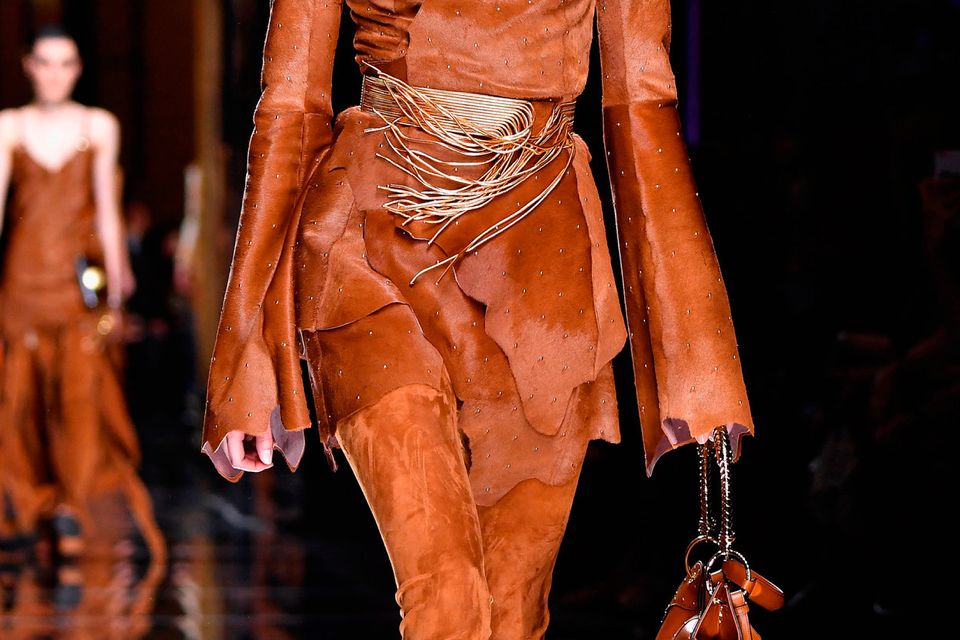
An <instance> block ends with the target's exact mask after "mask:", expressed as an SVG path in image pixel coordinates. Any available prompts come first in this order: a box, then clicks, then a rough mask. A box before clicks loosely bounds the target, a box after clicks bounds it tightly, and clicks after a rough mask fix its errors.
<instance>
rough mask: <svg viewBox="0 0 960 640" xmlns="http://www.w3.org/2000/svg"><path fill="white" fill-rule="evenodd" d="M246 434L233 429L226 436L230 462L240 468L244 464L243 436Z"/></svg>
mask: <svg viewBox="0 0 960 640" xmlns="http://www.w3.org/2000/svg"><path fill="white" fill-rule="evenodd" d="M244 437H245V436H244V434H243V433H242V432H240V431H231V432H230V433H228V434H227V437H226V440H227V442H226V445H225V446H226V448H227V457H228V458H229V459H230V464H232V465H233V466H234V467H235V468H237V469H239V468H240V465H241V464H243V438H244Z"/></svg>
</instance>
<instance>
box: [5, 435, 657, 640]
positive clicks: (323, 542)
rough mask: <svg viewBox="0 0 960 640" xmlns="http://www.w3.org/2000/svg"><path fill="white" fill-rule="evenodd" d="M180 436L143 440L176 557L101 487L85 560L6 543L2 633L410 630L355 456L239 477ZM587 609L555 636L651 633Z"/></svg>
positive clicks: (264, 634) (380, 634)
mask: <svg viewBox="0 0 960 640" xmlns="http://www.w3.org/2000/svg"><path fill="white" fill-rule="evenodd" d="M146 440H147V441H149V436H148V438H147V439H146ZM176 440H179V438H170V437H169V433H168V434H167V435H165V436H164V437H162V438H159V439H158V440H157V441H156V442H155V443H152V444H150V446H147V447H145V451H147V452H148V455H147V457H146V465H145V469H144V477H145V480H146V481H147V483H148V484H149V485H150V487H151V493H152V494H153V498H154V506H155V510H156V513H157V518H158V521H159V524H160V526H161V528H162V529H163V531H164V533H165V536H166V538H167V543H168V547H169V562H167V563H166V564H165V565H164V566H157V565H156V564H151V562H150V555H149V553H148V552H147V549H146V546H145V544H144V542H143V540H142V539H141V537H140V535H139V534H138V532H137V529H136V527H135V526H134V524H133V522H132V520H131V517H130V514H129V513H128V511H127V508H126V505H125V503H124V501H123V499H122V497H121V496H119V495H104V496H101V497H99V498H98V499H97V500H96V502H95V504H94V505H93V513H94V522H95V531H93V532H92V535H91V538H90V539H89V541H88V548H87V552H86V554H85V555H84V557H83V558H82V559H81V560H79V561H77V562H75V563H70V564H60V565H58V564H57V563H56V562H55V560H54V559H53V558H52V556H51V553H50V550H49V549H50V548H49V544H48V543H46V542H45V541H44V540H43V539H41V540H40V541H39V542H38V543H37V544H36V545H35V546H34V547H32V549H31V550H30V551H29V554H27V552H26V551H25V550H24V549H21V548H7V549H6V550H4V551H3V552H2V555H0V594H2V597H0V638H3V639H4V640H6V639H8V638H9V639H10V640H21V639H24V640H25V639H30V640H34V639H41V638H42V639H48V638H49V639H54V638H55V639H88V638H89V639H98V640H99V639H107V640H113V639H117V640H120V639H123V640H127V639H134V638H164V639H166V638H172V639H173V638H176V639H180V638H182V639H189V640H193V639H217V640H233V639H237V640H241V639H248V638H249V639H257V640H260V639H269V640H272V639H278V640H284V639H287V638H291V639H292V638H331V639H337V638H398V637H399V633H398V631H397V627H398V625H399V622H400V618H399V613H398V611H397V606H396V603H395V602H394V601H393V594H394V588H395V586H394V582H393V576H392V573H391V571H390V567H389V563H388V560H387V557H386V554H385V552H384V551H383V549H382V546H381V543H380V539H379V532H378V531H377V529H376V525H375V523H374V521H373V520H372V518H371V517H370V516H369V513H368V512H367V511H366V506H365V503H364V501H363V496H362V494H361V493H360V490H359V487H357V486H356V483H355V481H354V480H353V477H352V475H351V474H350V471H349V468H347V467H344V468H343V471H344V473H339V472H338V473H337V474H330V473H329V472H328V471H327V470H326V469H321V468H320V467H319V466H317V465H313V467H314V469H313V471H312V472H311V471H309V470H307V469H301V471H300V472H298V473H297V474H290V473H288V472H287V471H286V470H285V469H275V470H274V473H272V474H260V475H250V474H248V476H247V478H245V479H244V481H242V482H241V483H239V484H236V485H232V484H230V483H228V482H226V481H223V480H222V479H220V478H219V477H218V476H216V475H215V474H214V473H213V472H212V470H211V469H208V468H207V464H206V458H205V457H202V456H200V455H199V454H197V455H195V456H193V457H191V456H190V455H187V453H186V452H189V453H194V452H193V451H192V449H181V450H180V451H179V452H178V451H177V449H176V446H175V444H174V441H176ZM171 461H172V462H171ZM324 466H325V465H324ZM313 474H317V475H322V476H323V477H312V475H313ZM308 487H310V488H312V489H311V490H307V488H308ZM25 554H26V555H25ZM568 595H569V597H570V598H572V600H571V602H572V603H574V604H575V600H576V598H577V596H576V594H575V593H573V594H568ZM565 609H566V608H565ZM578 610H579V611H581V612H580V613H576V612H577V611H578ZM585 611H586V612H589V607H588V608H586V609H583V608H582V607H576V606H573V607H571V608H570V611H569V613H567V612H560V611H555V612H554V622H553V624H554V625H555V627H556V630H557V631H556V632H555V633H553V634H552V635H551V636H550V637H551V638H588V637H597V636H596V635H594V634H595V633H596V632H598V631H601V630H602V631H603V637H612V638H632V637H643V636H638V635H636V633H635V632H632V631H631V630H630V623H629V620H628V619H626V618H625V617H623V616H621V617H620V618H618V617H617V615H610V614H611V613H612V612H610V611H606V612H594V613H595V614H596V615H591V614H589V613H584V612H585ZM561 629H566V630H567V631H566V632H565V633H564V632H561ZM587 630H591V631H592V633H588V632H587Z"/></svg>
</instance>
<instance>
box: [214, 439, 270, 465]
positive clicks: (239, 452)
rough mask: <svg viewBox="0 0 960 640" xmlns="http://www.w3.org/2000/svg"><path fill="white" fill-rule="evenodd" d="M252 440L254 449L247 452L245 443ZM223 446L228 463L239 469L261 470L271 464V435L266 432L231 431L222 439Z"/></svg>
mask: <svg viewBox="0 0 960 640" xmlns="http://www.w3.org/2000/svg"><path fill="white" fill-rule="evenodd" d="M250 440H253V441H254V449H255V450H254V451H251V452H247V450H246V446H245V443H246V442H247V441H250ZM224 447H225V449H226V453H227V459H229V460H230V464H231V465H233V467H234V468H235V469H237V470H239V471H253V472H254V473H256V472H258V471H263V470H264V469H269V468H271V467H272V466H273V435H272V434H270V433H269V432H267V433H266V434H264V435H260V436H256V437H254V436H248V435H246V434H244V433H243V432H241V431H231V432H229V433H228V434H227V435H226V437H225V439H224Z"/></svg>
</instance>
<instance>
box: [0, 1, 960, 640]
mask: <svg viewBox="0 0 960 640" xmlns="http://www.w3.org/2000/svg"><path fill="white" fill-rule="evenodd" d="M216 4H217V5H218V6H219V8H220V9H221V10H222V15H223V25H222V29H219V30H218V31H220V32H222V33H220V35H221V36H222V37H221V42H222V51H221V52H220V53H221V54H222V56H223V68H222V78H221V81H222V94H223V101H222V135H221V137H222V143H223V147H222V150H223V158H224V166H225V167H226V170H227V172H226V175H227V180H228V191H227V194H228V195H227V198H226V202H225V207H224V211H223V214H222V217H223V224H224V226H225V228H226V229H227V230H228V235H229V234H232V232H233V227H232V226H231V225H235V222H236V215H237V212H238V210H239V197H240V193H241V190H242V185H243V175H244V169H245V151H246V144H247V140H248V139H249V134H250V130H251V128H252V121H251V115H252V113H253V107H254V105H255V103H256V100H257V97H258V96H259V87H258V80H259V72H260V52H261V48H262V39H263V33H264V29H265V27H266V18H267V15H268V3H267V2H266V0H258V1H254V0H224V1H223V2H219V3H216ZM189 5H190V3H189V2H186V0H173V1H165V2H162V3H161V2H153V1H150V0H132V1H129V2H121V1H120V0H98V1H93V0H91V1H89V2H71V1H68V0H64V1H63V2H59V3H57V2H52V1H51V2H44V1H39V0H37V1H34V2H27V1H26V0H20V1H18V0H0V107H5V106H14V105H17V104H20V103H22V102H23V101H24V100H25V99H27V97H28V93H27V90H26V86H25V85H24V83H23V81H22V80H21V79H20V77H19V68H18V57H17V56H18V55H19V53H18V52H17V46H19V45H15V43H17V42H22V40H23V38H22V36H23V34H24V33H27V32H29V30H30V29H31V28H32V26H33V25H34V24H36V23H38V22H40V21H42V20H43V19H45V18H46V17H48V16H56V17H59V18H60V19H62V20H63V22H65V23H66V24H67V26H68V27H69V28H70V29H72V30H73V31H75V32H76V33H77V35H78V38H79V39H80V43H81V46H82V48H83V54H84V56H85V61H86V74H85V76H84V79H83V81H82V83H81V86H80V87H79V89H78V95H77V98H78V99H79V100H80V101H81V102H85V103H90V104H97V105H100V106H103V107H106V108H108V109H110V110H112V111H114V112H115V113H117V114H118V116H120V118H121V120H122V122H123V125H124V134H125V138H124V151H123V155H124V158H123V159H124V165H125V167H126V169H127V172H128V198H133V199H137V200H142V201H145V202H147V203H148V204H149V206H150V208H151V209H152V210H153V211H154V215H155V217H156V220H157V223H158V224H161V225H162V224H163V223H169V224H176V222H178V221H179V218H180V216H182V202H183V186H182V184H183V177H182V176H183V170H184V167H185V165H186V164H187V163H189V162H191V161H192V160H193V158H194V157H195V156H197V155H198V154H199V153H200V152H201V150H200V149H199V148H198V146H197V145H198V143H197V137H196V136H195V135H194V133H195V130H196V126H197V124H196V122H197V115H196V106H195V104H196V96H197V91H196V84H195V83H194V82H193V81H192V80H190V79H191V78H193V74H194V66H193V65H194V64H195V61H196V55H198V54H197V48H196V44H197V42H200V41H202V39H201V37H200V34H202V33H203V30H204V29H205V28H209V25H204V24H203V23H202V22H198V20H197V19H196V18H195V17H194V18H190V16H196V12H195V11H193V10H192V8H191V7H190V6H189ZM673 10H674V43H673V51H672V58H673V60H674V67H675V72H676V74H677V78H678V82H679V85H678V86H679V87H680V90H681V96H680V98H681V100H680V103H681V104H680V106H681V115H682V117H683V118H684V128H685V131H684V132H685V134H686V135H687V141H688V144H689V151H690V156H691V158H692V160H693V164H694V171H695V175H696V176H697V181H698V186H699V192H700V196H701V199H702V201H703V204H704V208H705V212H706V215H707V220H708V223H709V226H710V230H711V233H712V235H713V239H714V243H715V247H716V250H717V254H718V257H719V260H720V265H721V268H722V270H723V275H724V280H725V282H726V284H727V287H728V292H729V295H730V301H731V307H732V312H733V318H734V323H735V326H736V329H737V337H738V342H739V347H740V353H741V361H742V363H743V370H744V375H745V378H746V381H747V388H748V391H749V394H750V401H751V406H752V409H753V415H754V419H755V423H756V432H757V436H756V438H753V439H746V440H745V441H744V445H743V456H742V458H741V461H740V462H739V463H738V464H737V465H735V466H734V468H733V473H734V476H733V482H734V485H733V497H734V505H733V518H734V525H735V527H736V531H737V534H738V535H737V544H736V547H737V548H738V549H739V550H741V551H742V552H743V553H745V554H746V556H747V558H748V559H749V560H750V562H751V565H752V566H753V567H755V568H756V569H757V570H758V571H760V572H761V573H763V574H764V575H766V576H768V577H769V578H771V579H772V580H774V582H776V583H777V584H778V585H779V586H781V587H782V588H783V589H784V591H785V592H786V595H787V606H786V607H785V608H784V609H783V610H781V611H778V612H775V613H767V612H764V611H762V610H760V609H759V607H757V606H754V607H753V608H752V613H753V614H754V615H753V618H754V624H755V626H756V627H757V629H758V631H759V632H760V633H761V634H763V636H764V637H770V638H807V637H818V638H832V637H841V636H845V635H847V634H854V635H856V636H864V637H891V638H901V637H914V634H917V633H918V631H917V629H918V626H919V625H922V624H924V621H923V620H922V619H921V617H922V616H924V615H927V614H926V613H925V612H926V611H930V610H933V611H936V610H937V609H936V608H935V607H928V606H926V605H927V604H928V603H930V602H931V600H932V596H933V595H936V596H939V597H946V598H949V594H950V592H949V591H942V590H941V589H943V588H945V587H946V581H947V579H948V576H949V575H950V574H949V572H948V571H943V570H942V569H940V565H941V563H942V562H943V560H947V559H948V558H949V556H947V555H946V554H942V553H941V548H942V549H944V551H946V550H947V549H948V548H949V546H948V544H949V543H950V542H952V539H951V538H950V537H949V536H948V535H947V534H948V533H949V530H948V528H947V521H948V519H949V518H948V516H949V513H950V512H949V511H948V510H947V508H948V504H950V503H952V501H951V498H953V495H952V489H953V488H954V486H955V483H954V482H953V478H952V475H951V474H950V471H952V470H953V468H954V466H955V465H953V464H952V462H953V456H954V445H953V442H952V439H951V438H948V434H950V433H951V432H952V430H953V429H954V428H956V426H957V424H958V418H960V376H958V373H960V340H958V329H960V322H958V320H960V313H958V310H960V295H958V292H960V289H958V277H960V264H958V255H960V254H958V249H960V244H958V240H960V238H958V233H960V225H958V222H960V218H958V210H960V197H958V181H957V178H956V177H953V178H951V177H949V176H941V177H940V178H939V179H936V180H934V179H933V178H932V176H933V174H934V164H935V154H936V153H937V152H942V151H947V150H951V149H958V148H960V122H958V121H960V119H958V113H960V104H958V100H957V96H956V89H955V87H956V83H957V78H960V68H958V67H960V38H958V34H960V2H958V1H957V0H912V1H907V0H883V1H873V2H868V1H866V0H847V1H836V0H807V1H805V2H794V3H788V2H782V3H772V2H766V1H764V2H761V1H759V0H743V1H740V2H724V3H719V2H700V1H698V0H676V1H675V2H674V8H673ZM697 34H698V36H697ZM351 37H352V24H351V23H350V22H349V19H348V18H347V17H346V15H345V16H344V24H343V33H342V35H341V38H340V44H341V48H340V52H339V53H338V60H337V65H336V73H337V75H336V80H335V84H334V86H335V87H336V88H337V91H336V93H335V97H334V100H335V107H336V108H337V110H340V109H342V108H344V107H346V106H348V105H351V104H355V103H356V102H357V99H358V97H359V85H358V81H359V74H358V72H357V69H356V65H355V63H354V62H353V58H352V51H351V50H350V43H351ZM592 64H593V66H592V70H593V71H592V73H591V78H590V81H589V84H588V87H587V89H586V91H585V92H584V93H583V95H582V96H581V99H580V101H579V102H578V108H577V111H578V112H577V116H576V122H577V124H576V129H577V131H578V132H579V133H580V134H581V135H582V136H583V137H584V138H585V139H586V140H587V142H588V144H589V145H590V147H591V149H594V150H596V149H602V138H601V129H600V122H601V119H600V93H599V78H598V73H597V70H598V68H599V60H598V59H597V55H596V43H594V55H593V61H592ZM593 170H594V173H595V176H596V178H597V182H598V185H599V186H600V188H601V194H602V195H604V196H605V202H606V203H607V204H609V195H608V193H607V192H606V191H605V189H606V187H607V185H608V182H607V178H606V167H605V166H604V165H603V154H601V153H594V165H593ZM130 193H133V194H135V195H134V196H130ZM607 213H608V219H609V220H610V228H611V229H612V218H610V217H609V216H610V214H612V212H611V211H608V212H607ZM611 249H612V250H613V251H615V250H616V247H615V246H612V247H611ZM614 255H615V254H614ZM227 258H229V255H226V256H225V257H224V260H225V259H227ZM158 268H159V267H158ZM158 286H159V287H160V289H159V290H160V291H161V293H162V294H163V295H171V296H172V295H173V294H170V292H169V290H168V289H169V284H167V285H162V284H161V285H158ZM164 286H166V287H167V288H166V289H164ZM174 297H175V296H174ZM171 304H173V303H171ZM164 344H165V343H163V340H162V339H159V338H158V339H157V344H155V345H153V346H152V347H150V348H143V347H142V345H140V347H141V351H140V352H139V353H138V352H137V351H136V348H137V347H136V345H135V346H134V348H133V351H132V352H131V353H132V357H131V376H130V388H131V398H132V399H131V403H132V410H133V411H134V413H135V416H136V418H137V422H138V426H139V427H140V429H141V438H142V439H143V441H144V442H145V444H146V445H147V446H145V449H146V450H147V455H146V459H145V466H144V476H145V477H146V479H147V480H148V482H149V483H150V485H151V488H152V491H153V493H154V498H155V501H156V503H157V508H158V511H159V512H160V514H161V518H162V519H164V520H165V523H166V525H167V529H168V532H169V533H170V536H171V543H172V544H173V545H174V549H175V554H174V555H175V557H178V558H179V561H181V562H182V563H185V565H184V566H186V567H188V568H189V567H203V568H205V569H204V570H205V571H208V572H210V573H209V575H208V582H207V583H205V589H207V590H208V591H204V593H206V594H207V597H208V598H212V602H215V603H216V604H210V603H209V602H208V603H207V607H206V608H202V610H201V613H200V614H196V613H195V612H194V613H191V612H189V611H187V610H186V608H185V607H184V605H183V602H182V599H180V597H179V596H178V595H177V594H178V593H179V592H178V591H177V588H176V587H178V586H179V585H178V584H177V583H176V577H175V576H176V572H174V573H173V574H172V577H171V578H170V581H169V582H167V583H165V585H164V586H163V587H162V588H161V590H160V591H159V594H158V597H157V607H156V609H155V624H154V629H153V631H152V632H150V635H148V636H147V637H156V638H160V637H164V638H166V637H172V638H179V637H194V636H190V635H188V634H186V633H183V634H182V635H177V634H178V633H179V632H178V631H177V629H180V628H181V627H183V624H181V623H182V621H183V620H188V621H197V620H198V621H199V622H198V623H197V624H199V625H200V628H202V629H206V630H208V631H209V630H210V629H212V628H216V629H217V630H218V632H219V633H220V634H221V635H216V636H207V635H204V636H196V637H227V638H234V637H236V638H245V637H251V638H274V637H277V638H285V637H297V638H300V637H303V638H307V637H309V638H314V637H324V638H327V637H329V638H340V637H344V638H346V637H394V635H395V631H394V630H395V627H396V624H398V622H399V618H398V616H397V614H396V611H395V609H396V605H395V603H394V602H393V599H392V598H393V588H394V585H393V578H392V574H391V572H390V567H389V563H388V560H387V557H386V554H385V552H384V551H383V548H382V545H381V543H380V538H379V534H378V532H377V530H376V526H375V523H374V521H373V520H372V518H371V516H370V514H369V512H368V511H367V510H366V506H365V503H364V501H363V496H362V495H361V494H360V492H359V489H358V488H357V486H356V483H355V482H354V481H353V478H352V476H351V475H350V472H349V470H348V468H347V467H346V466H345V464H344V468H343V471H342V472H340V473H337V474H331V473H330V472H329V471H328V470H327V468H326V464H325V463H324V461H323V458H322V455H320V451H319V443H317V442H316V440H313V439H312V438H308V440H309V444H308V453H307V457H306V459H305V463H304V465H303V467H302V468H301V470H300V471H299V472H298V473H297V474H295V475H292V476H291V475H290V474H288V473H287V472H286V471H284V470H281V471H278V472H276V473H274V474H273V475H271V476H266V475H263V474H261V476H257V477H251V476H249V475H248V476H247V477H246V478H245V479H244V481H243V482H242V483H240V484H239V485H228V484H227V483H226V482H224V481H222V480H221V479H220V478H219V477H218V476H216V474H215V473H214V472H213V470H212V468H209V465H208V463H207V462H206V459H205V458H201V456H200V455H199V454H198V453H196V454H190V455H186V454H185V453H184V452H189V451H196V449H197V446H196V445H197V442H198V441H199V438H198V424H197V415H198V414H197V412H196V410H195V408H196V401H197V398H201V397H202V389H199V388H198V387H197V385H196V384H195V379H199V380H202V379H203V374H200V375H198V376H195V378H191V377H190V376H191V374H188V373H183V363H184V358H187V360H189V356H183V355H182V354H183V353H185V352H188V351H189V350H187V351H183V350H181V351H175V352H170V351H168V350H165V349H164V348H163V345H164ZM172 354H173V355H172ZM176 354H180V355H176ZM138 357H139V358H141V360H140V364H139V365H138V361H137V358H138ZM144 362H146V364H144ZM616 364H617V368H618V374H619V389H620V392H621V393H620V406H621V412H622V431H623V443H622V444H620V445H617V446H611V445H608V444H605V443H599V442H598V443H594V444H592V445H591V447H590V452H589V458H588V462H587V465H586V467H585V470H584V473H583V476H582V479H581V484H580V489H579V492H578V494H577V498H576V500H575V502H574V506H573V512H572V515H571V520H570V525H569V529H568V533H567V537H566V539H565V541H564V545H563V547H562V549H561V552H560V559H559V561H558V564H557V569H556V573H555V576H554V587H553V591H552V596H551V612H552V623H551V628H550V631H549V632H548V637H549V638H554V639H558V640H559V639H574V638H577V639H579V638H583V639H592V638H611V639H612V638H652V637H653V635H654V633H655V630H656V627H657V623H658V622H659V619H660V615H661V613H662V611H663V608H664V607H665V606H666V604H667V602H668V601H669V599H670V596H671V595H672V593H673V591H674V589H675V588H676V586H677V584H679V581H680V579H681V578H682V576H683V564H682V555H683V551H684V549H685V546H686V544H687V542H688V541H689V539H690V538H691V537H692V536H693V535H694V534H695V532H696V517H697V511H696V509H697V495H696V490H697V487H696V456H695V451H694V449H693V448H692V447H684V448H682V449H681V450H679V451H677V452H675V453H673V454H671V455H668V456H666V457H665V458H664V459H663V460H662V461H661V462H660V463H659V464H658V466H657V473H656V475H655V477H653V478H647V477H646V476H645V474H644V471H643V464H642V460H643V455H642V448H641V442H640V437H639V429H638V427H637V424H638V423H637V417H636V411H635V399H634V396H633V392H632V385H631V382H632V381H631V378H630V366H629V365H630V363H629V354H628V353H627V352H626V351H625V352H624V353H622V354H621V355H620V356H619V357H618V359H617V362H616ZM162 372H168V373H167V375H180V376H185V379H186V380H187V382H186V383H185V384H183V385H178V384H173V385H166V386H165V387H163V389H165V391H163V393H168V394H170V396H169V399H168V400H169V401H166V400H165V396H162V395H160V396H157V394H156V393H155V392H151V390H155V387H153V386H152V385H153V381H154V380H155V379H156V378H157V377H158V376H160V377H162V376H164V375H165V374H164V373H162ZM169 372H174V373H169ZM176 372H180V373H176ZM191 403H193V404H191ZM191 407H193V410H191ZM341 460H342V457H341ZM172 461H175V462H172ZM948 501H949V502H948ZM264 522H267V523H276V526H275V527H272V526H271V525H269V524H266V525H265V524H264ZM198 541H204V544H208V545H212V547H213V548H214V549H215V552H212V553H211V555H209V557H208V556H203V557H200V556H198V554H197V553H196V549H197V548H198V545H200V542H198ZM178 544H179V545H180V546H179V547H177V545H178ZM201 546H202V545H201ZM178 548H179V549H180V551H179V556H178V555H177V552H176V549H178ZM204 548H205V547H204ZM941 558H943V560H941ZM251 585H256V586H257V589H256V590H254V591H250V589H248V587H251ZM224 612H227V613H224ZM911 629H912V631H909V630H911Z"/></svg>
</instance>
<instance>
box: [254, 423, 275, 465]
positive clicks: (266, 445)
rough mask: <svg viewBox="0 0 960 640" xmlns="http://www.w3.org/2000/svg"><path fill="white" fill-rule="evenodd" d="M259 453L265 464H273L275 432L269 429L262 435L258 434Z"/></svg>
mask: <svg viewBox="0 0 960 640" xmlns="http://www.w3.org/2000/svg"><path fill="white" fill-rule="evenodd" d="M257 454H258V455H259V456H260V461H261V462H263V464H265V465H272V464H273V434H272V433H270V431H269V430H268V431H267V432H266V433H264V434H263V435H262V436H257Z"/></svg>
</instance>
